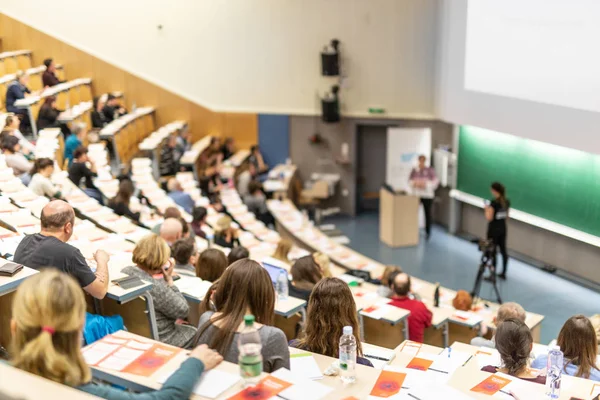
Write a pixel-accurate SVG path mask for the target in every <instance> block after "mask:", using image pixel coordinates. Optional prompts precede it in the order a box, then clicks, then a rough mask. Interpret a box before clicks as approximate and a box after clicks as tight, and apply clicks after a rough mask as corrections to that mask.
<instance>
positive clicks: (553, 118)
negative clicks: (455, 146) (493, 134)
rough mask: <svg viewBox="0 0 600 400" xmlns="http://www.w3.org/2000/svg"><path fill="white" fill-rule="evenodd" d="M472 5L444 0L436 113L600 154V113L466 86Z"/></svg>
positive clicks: (439, 39) (441, 7)
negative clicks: (475, 89) (469, 17)
mask: <svg viewBox="0 0 600 400" xmlns="http://www.w3.org/2000/svg"><path fill="white" fill-rule="evenodd" d="M471 1H477V0H471ZM467 3H468V1H467V0H442V3H441V5H440V10H439V16H440V29H439V32H438V34H439V36H438V42H439V43H438V46H439V54H438V73H437V79H438V82H439V84H438V86H437V92H436V114H437V115H438V116H439V117H440V118H442V119H444V120H446V121H449V122H452V123H455V124H469V125H474V126H479V127H482V128H487V129H492V130H496V131H500V132H505V133H511V134H514V135H518V136H522V137H526V138H530V139H535V140H539V141H543V142H548V143H553V144H557V145H560V146H565V147H571V148H575V149H578V150H583V151H586V152H591V153H600V139H598V127H600V113H596V112H591V111H583V110H576V109H574V108H567V107H561V106H557V105H550V104H542V103H538V102H534V101H527V100H519V99H516V98H508V97H502V96H498V95H492V94H486V93H481V92H475V91H468V90H465V88H464V76H465V73H464V71H465V43H466V42H465V41H466V30H467ZM589 51H593V49H590V50H589ZM515 62H519V60H515ZM490 73H492V72H491V71H490ZM590 90H593V89H592V88H591V87H590Z"/></svg>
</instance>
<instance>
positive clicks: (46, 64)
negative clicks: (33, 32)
mask: <svg viewBox="0 0 600 400" xmlns="http://www.w3.org/2000/svg"><path fill="white" fill-rule="evenodd" d="M52 61H54V60H53V59H52V58H46V59H45V60H44V65H45V66H46V68H48V67H49V66H50V64H52Z"/></svg>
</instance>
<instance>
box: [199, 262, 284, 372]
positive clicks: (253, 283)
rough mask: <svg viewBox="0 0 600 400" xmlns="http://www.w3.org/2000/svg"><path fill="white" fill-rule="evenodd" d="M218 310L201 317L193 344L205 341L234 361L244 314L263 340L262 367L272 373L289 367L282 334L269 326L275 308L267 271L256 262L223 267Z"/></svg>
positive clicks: (216, 301)
mask: <svg viewBox="0 0 600 400" xmlns="http://www.w3.org/2000/svg"><path fill="white" fill-rule="evenodd" d="M213 302H214V306H215V309H216V310H217V312H212V311H209V312H205V313H204V314H202V316H201V317H200V322H199V324H198V333H197V335H196V338H195V341H194V344H195V345H197V344H201V343H204V344H208V346H209V347H210V348H212V349H215V350H216V351H218V352H219V353H220V354H222V355H223V357H224V358H225V360H227V361H229V362H232V363H237V362H238V357H239V351H238V338H239V332H240V331H241V330H242V328H243V326H244V321H243V320H244V316H245V315H247V314H252V315H254V317H255V318H256V323H255V327H256V328H257V329H258V334H259V335H260V339H261V343H262V356H263V369H264V371H265V372H268V373H270V372H273V371H276V370H278V369H279V368H288V369H289V368H290V352H289V349H288V346H287V339H286V337H285V334H284V333H283V332H282V331H281V330H280V329H278V328H275V327H273V326H269V325H271V323H272V321H273V316H274V311H275V290H274V288H273V283H272V282H271V278H270V277H269V274H268V273H267V271H266V270H265V269H264V268H263V267H261V266H260V264H258V263H257V262H256V261H252V260H249V259H245V260H239V261H236V262H234V263H233V264H231V266H230V267H229V268H227V269H226V270H225V272H224V273H223V276H222V277H221V279H220V280H219V283H218V284H217V287H216V290H215V292H214V296H213Z"/></svg>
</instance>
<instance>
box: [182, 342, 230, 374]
mask: <svg viewBox="0 0 600 400" xmlns="http://www.w3.org/2000/svg"><path fill="white" fill-rule="evenodd" d="M190 357H194V358H197V359H198V360H200V361H202V363H203V364H204V371H208V370H209V369H213V368H214V367H216V366H217V365H219V364H221V361H223V356H222V355H220V354H219V353H217V352H216V351H214V350H211V349H209V348H208V346H207V345H205V344H201V345H200V346H198V347H196V348H195V349H194V350H192V352H191V354H190Z"/></svg>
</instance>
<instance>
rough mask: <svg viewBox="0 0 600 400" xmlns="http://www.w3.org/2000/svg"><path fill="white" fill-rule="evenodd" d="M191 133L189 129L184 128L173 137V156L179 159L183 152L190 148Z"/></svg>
mask: <svg viewBox="0 0 600 400" xmlns="http://www.w3.org/2000/svg"><path fill="white" fill-rule="evenodd" d="M191 137H192V134H191V132H190V130H189V129H187V128H186V129H184V130H183V131H181V132H180V133H179V135H177V136H176V137H175V138H176V139H177V140H176V143H175V158H176V159H177V160H179V159H180V158H181V157H182V156H183V154H184V153H185V152H186V151H188V150H190V149H191V148H192V143H191V141H190V139H191Z"/></svg>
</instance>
